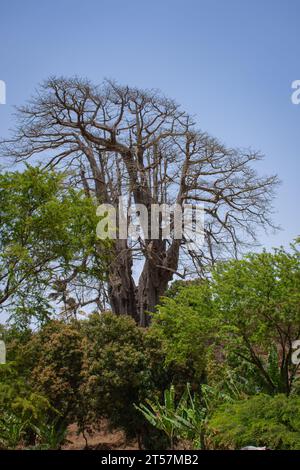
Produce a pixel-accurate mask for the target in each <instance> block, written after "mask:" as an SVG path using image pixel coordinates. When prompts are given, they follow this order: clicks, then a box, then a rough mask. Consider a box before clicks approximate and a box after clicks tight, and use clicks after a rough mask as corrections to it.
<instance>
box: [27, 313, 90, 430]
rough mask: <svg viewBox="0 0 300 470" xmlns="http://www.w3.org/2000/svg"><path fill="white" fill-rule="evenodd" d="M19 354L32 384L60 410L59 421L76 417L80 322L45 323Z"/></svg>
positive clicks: (78, 407) (80, 347) (80, 364)
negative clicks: (28, 370) (21, 355)
mask: <svg viewBox="0 0 300 470" xmlns="http://www.w3.org/2000/svg"><path fill="white" fill-rule="evenodd" d="M22 354H23V359H22V360H23V363H24V364H25V365H27V367H28V366H29V365H30V377H29V382H30V383H31V386H32V387H34V388H35V390H37V391H38V392H39V393H42V394H43V395H45V396H46V397H47V398H48V400H49V402H50V403H51V406H52V407H54V408H55V409H57V410H59V413H60V417H61V420H62V421H64V422H67V423H68V422H72V421H74V420H75V421H76V419H77V418H78V413H80V412H81V409H82V406H81V405H82V400H81V396H80V385H81V382H82V378H81V369H82V360H83V350H82V335H81V332H80V329H79V325H78V324H74V325H73V324H66V323H64V322H60V321H52V322H50V323H48V324H47V325H46V326H44V327H43V328H42V329H41V330H40V331H39V332H38V333H36V334H34V335H33V336H32V339H31V340H30V341H29V342H28V343H27V344H26V345H25V346H24V347H23V348H22Z"/></svg>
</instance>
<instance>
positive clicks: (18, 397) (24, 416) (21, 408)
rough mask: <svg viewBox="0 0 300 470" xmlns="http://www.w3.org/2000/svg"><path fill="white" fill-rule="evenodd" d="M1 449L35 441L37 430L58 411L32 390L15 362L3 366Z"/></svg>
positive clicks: (0, 412)
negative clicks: (49, 415)
mask: <svg viewBox="0 0 300 470" xmlns="http://www.w3.org/2000/svg"><path fill="white" fill-rule="evenodd" d="M0 377H1V383H0V446H1V447H3V448H11V449H14V448H16V447H17V446H18V445H21V444H23V445H24V444H25V445H26V443H28V442H35V434H34V433H33V428H34V427H35V426H38V425H42V424H43V423H44V421H45V419H47V415H48V414H49V413H50V412H51V413H53V414H54V413H56V415H57V412H56V411H55V410H54V409H53V408H52V407H51V405H50V403H49V401H48V399H47V398H46V397H45V396H43V395H41V394H39V393H37V392H36V391H33V389H30V387H29V385H28V383H27V382H26V381H25V380H24V379H23V378H22V377H20V376H19V375H18V372H17V370H16V368H15V365H14V364H13V363H8V364H3V365H1V366H0Z"/></svg>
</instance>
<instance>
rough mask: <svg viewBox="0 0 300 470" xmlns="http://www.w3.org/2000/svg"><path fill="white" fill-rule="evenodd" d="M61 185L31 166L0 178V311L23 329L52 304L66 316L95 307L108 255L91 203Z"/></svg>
mask: <svg viewBox="0 0 300 470" xmlns="http://www.w3.org/2000/svg"><path fill="white" fill-rule="evenodd" d="M65 180H66V175H65V174H62V173H58V172H54V171H45V170H42V169H40V168H38V167H30V166H27V167H26V169H25V171H24V172H17V171H15V172H8V173H4V174H1V175H0V188H1V191H0V218H1V227H0V307H1V308H2V309H10V311H11V312H13V318H14V320H16V321H18V322H19V324H20V325H21V326H23V327H26V326H28V324H30V321H31V319H32V318H35V319H37V320H39V321H41V322H43V321H45V320H47V319H49V316H50V313H51V312H52V313H53V311H57V304H58V305H59V306H60V307H61V309H62V311H63V312H64V313H65V314H66V315H67V316H68V315H72V314H74V313H75V314H76V312H77V310H78V309H79V308H80V307H82V306H83V305H86V304H88V303H94V304H95V303H96V304H97V303H98V305H99V302H100V297H99V285H101V283H102V282H103V280H104V277H103V267H104V264H105V262H106V260H107V255H104V251H103V249H102V248H103V246H104V244H103V243H100V242H99V241H98V242H96V224H97V218H96V215H95V206H94V202H93V200H92V199H91V198H87V197H86V196H84V194H83V192H81V191H78V190H75V189H72V187H70V186H68V187H67V186H66V185H65ZM97 284H98V288H97ZM94 292H96V295H95V294H94ZM97 292H98V294H97ZM54 302H55V303H56V305H55V304H54ZM54 307H55V309H54Z"/></svg>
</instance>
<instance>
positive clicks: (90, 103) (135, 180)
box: [1, 77, 277, 324]
mask: <svg viewBox="0 0 300 470" xmlns="http://www.w3.org/2000/svg"><path fill="white" fill-rule="evenodd" d="M17 122H18V124H17V127H16V130H15V133H14V135H13V137H12V138H11V139H10V140H9V141H5V142H2V144H1V154H2V156H4V155H6V156H9V157H13V158H14V160H15V161H16V162H20V161H24V160H28V159H30V158H32V157H33V156H34V155H37V156H38V158H39V159H40V160H43V161H44V162H45V166H51V167H53V166H58V167H60V168H65V169H68V170H69V171H70V175H71V176H70V182H71V183H72V184H76V185H80V186H81V187H82V188H83V189H84V190H85V191H86V193H87V195H89V196H93V197H96V199H97V201H98V202H99V203H103V202H108V203H116V200H117V198H118V196H119V195H121V194H128V197H129V199H131V200H132V202H133V203H135V204H144V205H145V206H146V207H150V205H151V204H153V203H156V204H157V203H158V204H162V203H169V204H170V203H174V202H176V203H177V204H180V205H182V204H185V203H202V204H203V205H204V211H205V226H204V232H205V244H204V246H203V247H198V249H197V250H195V251H193V252H191V251H190V250H189V249H188V248H187V246H186V243H185V240H184V239H182V240H180V241H179V240H173V241H166V240H145V241H144V242H141V243H139V244H138V245H137V246H135V247H132V246H131V245H130V244H129V243H128V241H126V240H123V241H121V240H118V241H116V243H115V248H114V249H115V255H116V256H115V259H116V260H117V261H116V263H113V264H112V266H111V272H110V273H109V279H110V282H109V286H108V290H109V296H110V301H111V306H112V309H113V310H114V311H115V312H116V313H128V314H131V315H132V316H134V317H135V318H136V319H138V320H139V321H140V322H141V324H146V323H147V316H145V311H152V310H153V308H154V306H155V305H156V304H157V302H158V299H159V297H160V295H162V294H163V293H164V292H165V290H166V288H167V285H168V282H169V281H170V280H171V279H172V278H173V276H174V274H175V273H177V274H179V275H181V276H184V275H186V274H189V273H190V274H191V273H193V272H195V270H197V271H198V272H200V273H201V272H202V270H203V268H204V266H206V265H207V263H211V262H214V261H216V260H218V259H224V258H226V257H228V256H231V255H237V254H238V251H239V248H240V247H241V246H243V245H244V244H246V243H248V242H251V240H252V241H255V239H256V237H255V235H256V232H257V228H259V227H268V226H272V222H271V219H270V213H271V202H272V198H273V189H274V186H275V185H276V183H277V178H276V176H271V177H260V176H258V175H257V173H256V171H255V169H254V168H253V163H254V162H255V161H257V160H260V159H261V158H262V156H261V155H260V154H259V153H258V152H254V151H250V150H249V151H248V150H246V151H244V150H240V149H233V148H227V147H226V146H224V145H222V144H221V143H220V142H218V141H217V140H216V139H214V138H212V137H210V136H209V135H207V134H206V133H204V132H202V131H200V130H198V128H197V126H196V124H195V122H194V119H192V118H191V117H190V116H189V115H188V114H187V113H186V112H184V111H183V110H182V109H181V107H180V106H179V105H178V104H176V103H175V102H174V101H173V100H170V99H167V98H165V97H164V96H162V95H161V94H160V93H158V92H156V91H144V90H139V89H136V88H130V87H123V86H120V85H118V84H117V83H115V82H113V81H105V82H104V83H103V84H102V85H101V86H99V87H97V86H94V85H92V84H91V83H90V82H89V81H87V80H81V79H78V78H74V79H64V78H55V77H54V78H51V79H49V80H48V81H46V82H45V83H44V84H42V85H41V87H40V88H39V90H38V91H37V93H36V94H35V96H34V97H33V98H32V99H31V101H30V102H29V103H28V104H27V105H26V106H24V107H21V108H20V109H19V110H18V112H17ZM136 255H137V256H139V258H141V257H142V259H143V261H144V266H143V269H142V272H141V275H140V278H139V281H138V283H137V285H136V282H135V280H134V279H133V276H132V263H133V259H134V256H136ZM188 258H190V261H188ZM191 261H192V262H191Z"/></svg>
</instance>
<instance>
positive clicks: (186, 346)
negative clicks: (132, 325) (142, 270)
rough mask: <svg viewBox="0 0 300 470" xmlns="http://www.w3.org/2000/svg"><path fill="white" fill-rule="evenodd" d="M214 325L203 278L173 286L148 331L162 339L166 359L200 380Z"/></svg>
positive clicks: (210, 304)
mask: <svg viewBox="0 0 300 470" xmlns="http://www.w3.org/2000/svg"><path fill="white" fill-rule="evenodd" d="M215 326H216V321H215V317H214V311H213V303H212V298H211V292H210V288H209V283H208V282H206V281H203V282H201V283H199V284H198V285H197V284H194V283H191V284H189V285H187V286H177V288H176V289H175V290H174V292H173V294H172V296H171V297H165V298H163V299H162V301H161V305H160V306H159V307H158V311H157V313H156V314H154V315H153V321H152V326H151V330H152V331H153V334H156V335H157V336H158V337H159V338H160V339H161V341H162V344H163V346H164V350H165V354H166V362H167V363H172V362H173V363H176V364H182V365H186V366H188V367H190V368H191V369H193V370H194V374H195V377H196V378H197V379H198V380H200V379H201V378H203V373H204V371H205V364H206V355H207V352H208V348H209V346H210V344H211V341H212V338H213V336H214V332H215ZM186 381H187V380H185V382H186Z"/></svg>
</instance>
